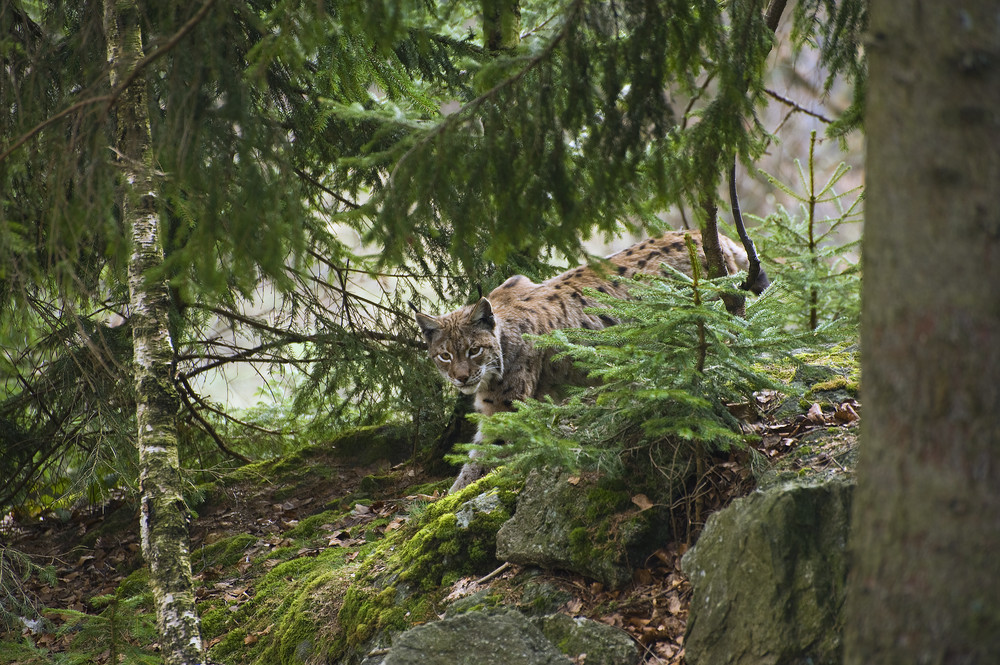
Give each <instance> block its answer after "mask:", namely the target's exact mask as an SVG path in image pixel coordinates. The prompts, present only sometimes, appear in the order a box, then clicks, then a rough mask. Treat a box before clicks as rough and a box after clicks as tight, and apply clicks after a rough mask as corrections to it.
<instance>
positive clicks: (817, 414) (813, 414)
mask: <svg viewBox="0 0 1000 665" xmlns="http://www.w3.org/2000/svg"><path fill="white" fill-rule="evenodd" d="M806 420H808V421H809V422H811V423H815V424H817V425H822V424H824V423H825V422H826V418H825V417H824V416H823V407H821V406H820V405H819V404H817V403H816V402H813V405H812V406H810V407H809V410H808V411H807V412H806Z"/></svg>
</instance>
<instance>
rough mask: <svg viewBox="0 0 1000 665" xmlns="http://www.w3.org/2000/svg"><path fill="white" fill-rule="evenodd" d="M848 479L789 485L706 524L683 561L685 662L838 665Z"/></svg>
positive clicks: (723, 512)
mask: <svg viewBox="0 0 1000 665" xmlns="http://www.w3.org/2000/svg"><path fill="white" fill-rule="evenodd" d="M853 487H854V485H853V482H851V481H848V480H845V479H842V478H834V479H820V478H814V479H809V480H804V481H791V482H786V483H782V484H780V485H777V486H775V487H774V488H772V489H769V490H767V491H766V492H757V493H755V494H752V495H751V496H749V497H747V498H745V499H739V500H737V501H734V502H733V504H732V505H731V506H729V507H728V508H726V509H724V510H721V511H719V512H717V513H715V514H714V515H712V516H711V517H710V518H709V519H708V523H707V524H706V525H705V530H704V531H703V532H702V534H701V537H700V538H699V540H698V542H697V544H696V545H695V547H694V548H693V549H691V550H690V551H689V552H688V553H687V554H686V555H685V556H684V559H683V561H682V566H683V569H684V572H685V573H687V574H688V576H689V577H690V578H691V583H692V585H693V586H694V595H693V598H692V600H691V609H690V614H689V616H688V624H687V635H686V637H685V642H684V646H685V652H686V659H687V662H688V663H690V664H691V665H702V664H705V665H750V664H753V665H798V664H803V665H804V664H806V663H808V664H810V665H826V664H830V665H833V664H835V663H840V661H841V634H842V630H843V612H842V609H843V603H844V591H845V585H846V579H847V568H848V564H847V555H846V544H847V534H848V525H849V521H850V507H851V496H852V493H853Z"/></svg>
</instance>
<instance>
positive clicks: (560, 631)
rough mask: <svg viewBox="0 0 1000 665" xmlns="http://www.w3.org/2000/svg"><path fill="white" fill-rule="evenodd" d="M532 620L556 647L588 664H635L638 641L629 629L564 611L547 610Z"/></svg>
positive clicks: (574, 658) (576, 660) (575, 659)
mask: <svg viewBox="0 0 1000 665" xmlns="http://www.w3.org/2000/svg"><path fill="white" fill-rule="evenodd" d="M535 624H536V625H537V626H538V627H539V628H541V629H542V633H543V634H544V635H545V637H547V638H548V639H549V641H551V642H552V643H553V644H555V645H556V647H557V648H558V649H559V650H560V651H561V652H563V653H564V654H566V655H567V656H569V657H570V658H572V659H573V661H574V662H578V663H586V664H587V665H636V664H637V663H638V662H639V659H640V657H641V653H640V651H639V645H638V644H637V643H636V642H635V640H633V639H632V638H631V637H629V635H628V633H626V632H625V631H623V630H619V629H618V628H615V627H614V626H608V625H606V624H603V623H598V622H597V621H592V620H590V619H586V618H582V617H571V616H569V615H566V614H550V615H549V616H545V617H541V618H539V619H535Z"/></svg>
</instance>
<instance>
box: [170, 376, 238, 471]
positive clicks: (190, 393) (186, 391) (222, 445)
mask: <svg viewBox="0 0 1000 665" xmlns="http://www.w3.org/2000/svg"><path fill="white" fill-rule="evenodd" d="M178 383H179V384H180V386H181V387H183V390H178V391H177V394H178V395H180V397H181V400H183V402H184V406H186V407H187V410H188V413H190V414H191V417H193V418H194V419H195V420H197V421H198V424H199V425H201V427H202V429H203V430H205V432H206V433H207V434H208V435H209V436H210V437H212V440H213V441H215V445H216V446H218V447H219V450H221V451H222V452H223V453H225V454H226V455H229V456H230V457H232V458H234V459H238V460H239V461H241V462H243V463H244V464H250V462H252V461H253V460H251V459H250V458H249V457H246V456H244V455H241V454H240V453H238V452H236V451H235V450H233V449H231V448H230V447H229V446H227V445H226V442H225V441H223V440H222V437H221V436H219V433H218V432H217V431H215V428H214V427H212V424H211V423H209V422H208V421H207V420H206V419H205V417H204V416H203V415H201V414H200V413H198V409H196V408H194V404H192V403H191V400H192V399H193V400H194V401H196V402H198V403H199V404H201V405H203V406H204V404H205V401H204V400H203V399H202V398H201V396H200V395H198V394H196V393H195V391H194V388H192V387H191V384H190V383H188V380H187V379H186V378H184V377H178ZM189 397H190V399H189Z"/></svg>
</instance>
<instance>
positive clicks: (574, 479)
mask: <svg viewBox="0 0 1000 665" xmlns="http://www.w3.org/2000/svg"><path fill="white" fill-rule="evenodd" d="M566 482H567V483H569V484H570V485H579V484H580V476H570V477H569V478H567V479H566Z"/></svg>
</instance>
